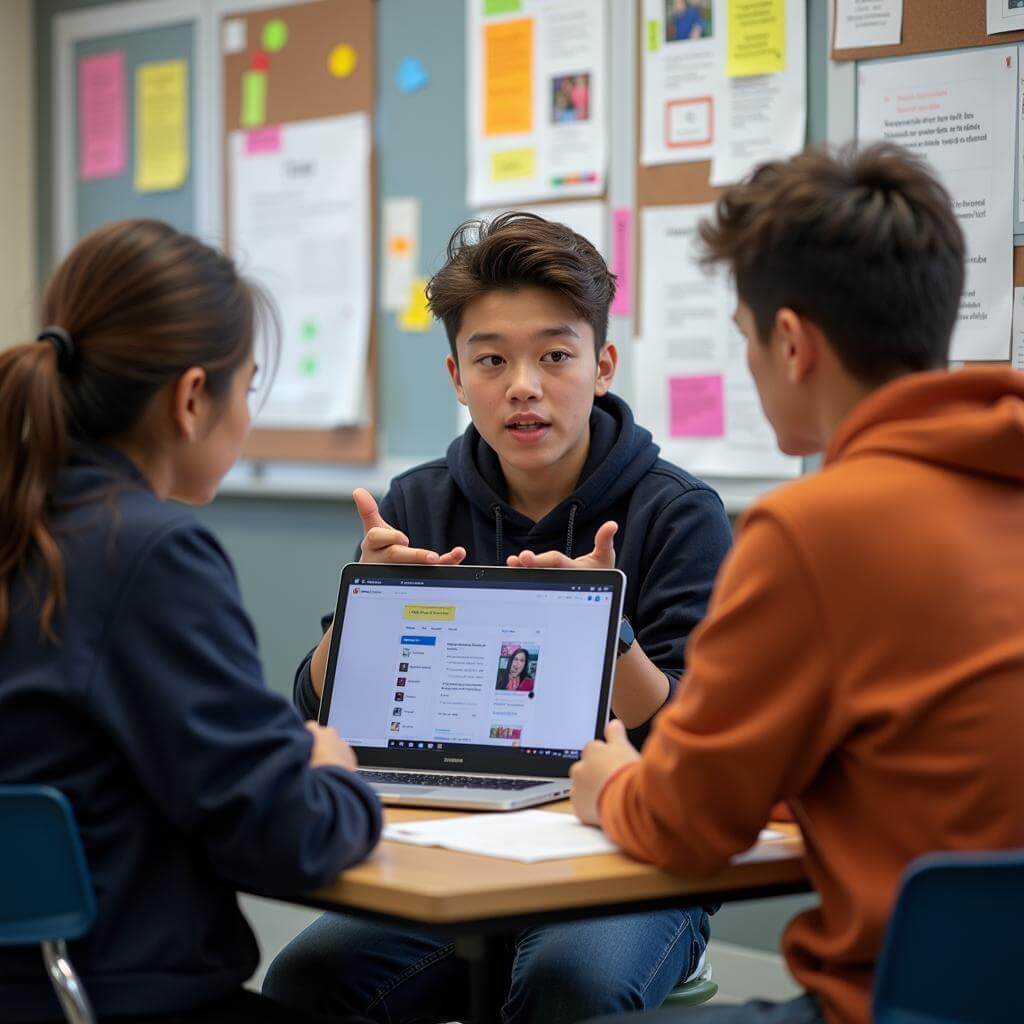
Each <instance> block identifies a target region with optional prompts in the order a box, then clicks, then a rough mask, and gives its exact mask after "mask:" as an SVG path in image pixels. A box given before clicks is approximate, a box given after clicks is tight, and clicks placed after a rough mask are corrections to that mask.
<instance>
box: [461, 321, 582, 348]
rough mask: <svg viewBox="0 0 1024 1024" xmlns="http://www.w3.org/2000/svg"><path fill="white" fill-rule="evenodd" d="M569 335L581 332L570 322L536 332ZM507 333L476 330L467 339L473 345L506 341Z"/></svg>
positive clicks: (553, 335) (574, 335) (543, 335)
mask: <svg viewBox="0 0 1024 1024" xmlns="http://www.w3.org/2000/svg"><path fill="white" fill-rule="evenodd" d="M566 335H568V336H569V337H572V338H579V334H578V333H577V332H576V331H575V330H573V328H572V327H570V326H569V324H552V325H551V326H550V327H542V328H541V329H540V330H539V331H537V332H536V336H537V337H539V338H561V337H564V336H566ZM504 340H505V335H504V334H501V333H499V332H498V331H474V332H473V333H472V334H471V335H470V336H469V337H468V338H467V339H466V344H467V345H472V344H473V342H475V341H487V342H495V341H504Z"/></svg>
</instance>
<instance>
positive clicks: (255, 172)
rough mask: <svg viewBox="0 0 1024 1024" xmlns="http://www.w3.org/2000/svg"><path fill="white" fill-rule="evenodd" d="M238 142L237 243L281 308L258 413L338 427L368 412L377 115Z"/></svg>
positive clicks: (305, 124)
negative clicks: (269, 383) (277, 355)
mask: <svg viewBox="0 0 1024 1024" xmlns="http://www.w3.org/2000/svg"><path fill="white" fill-rule="evenodd" d="M250 134H251V133H248V132H245V131H234V132H232V133H231V140H230V164H229V174H230V180H229V186H230V187H229V190H228V191H229V195H230V213H231V251H232V253H234V254H235V258H236V259H237V260H238V261H239V263H240V266H241V269H242V272H243V273H245V274H247V275H249V276H251V277H253V278H254V279H255V280H257V281H258V282H260V283H261V284H262V285H263V286H264V287H265V288H266V290H267V291H268V292H269V294H270V295H271V296H272V297H273V299H274V302H275V304H276V306H277V309H278V312H279V314H280V326H281V342H282V344H281V360H280V365H279V367H278V371H277V377H276V378H275V381H274V385H273V388H272V389H271V391H270V394H269V395H268V397H267V400H266V403H265V404H264V406H263V407H262V409H261V410H260V412H259V414H258V417H257V422H258V424H259V425H260V426H267V427H270V426H272V427H296V428H299V427H333V426H343V425H352V424H356V423H360V422H361V421H362V418H363V415H364V402H363V398H364V386H365V382H366V356H367V346H368V344H369V334H370V261H371V259H372V255H371V253H372V248H371V242H370V121H369V117H368V115H366V114H364V113H359V114H348V115H346V116H344V117H328V118H319V119H315V120H309V121H297V122H294V123H291V124H283V125H281V126H280V128H279V131H278V132H277V133H275V135H274V140H273V144H272V145H264V144H262V143H261V144H260V145H257V146H251V145H250V144H249V142H248V139H249V137H250Z"/></svg>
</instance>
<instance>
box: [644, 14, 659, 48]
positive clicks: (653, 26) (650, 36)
mask: <svg viewBox="0 0 1024 1024" xmlns="http://www.w3.org/2000/svg"><path fill="white" fill-rule="evenodd" d="M660 45H661V25H659V24H658V21H657V19H656V18H652V19H651V20H650V21H648V22H647V49H648V50H650V52H651V53H656V52H657V50H658V47H659V46H660Z"/></svg>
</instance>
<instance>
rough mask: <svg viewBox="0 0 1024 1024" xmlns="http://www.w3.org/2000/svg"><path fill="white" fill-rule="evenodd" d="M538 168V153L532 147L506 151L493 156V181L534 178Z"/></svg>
mask: <svg viewBox="0 0 1024 1024" xmlns="http://www.w3.org/2000/svg"><path fill="white" fill-rule="evenodd" d="M536 166H537V151H536V150H535V149H533V148H531V147H526V148H524V149H506V150H503V151H502V152H500V153H492V154H491V180H492V181H514V180H515V179H516V178H532V177H533V175H534V173H535V169H536Z"/></svg>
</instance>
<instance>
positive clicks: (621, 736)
mask: <svg viewBox="0 0 1024 1024" xmlns="http://www.w3.org/2000/svg"><path fill="white" fill-rule="evenodd" d="M604 738H605V739H606V740H607V741H608V742H609V743H611V744H616V743H629V737H628V736H627V735H626V727H625V726H624V725H623V724H622V723H621V722H620V721H619V720H618V719H617V718H613V719H611V720H610V721H609V722H608V724H607V725H606V726H605V727H604Z"/></svg>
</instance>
